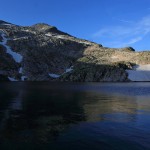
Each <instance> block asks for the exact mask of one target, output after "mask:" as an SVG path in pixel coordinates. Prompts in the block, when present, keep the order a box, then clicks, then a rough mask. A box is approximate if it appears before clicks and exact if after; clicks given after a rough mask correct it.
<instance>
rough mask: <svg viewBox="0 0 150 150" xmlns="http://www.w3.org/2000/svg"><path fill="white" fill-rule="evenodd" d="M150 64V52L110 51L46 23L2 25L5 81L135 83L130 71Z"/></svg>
mask: <svg viewBox="0 0 150 150" xmlns="http://www.w3.org/2000/svg"><path fill="white" fill-rule="evenodd" d="M146 64H150V52H149V51H145V52H136V51H135V50H134V49H133V48H131V47H126V48H121V49H114V48H106V47H103V46H102V45H100V44H97V43H94V42H90V41H87V40H83V39H79V38H76V37H73V36H71V35H69V34H67V33H64V32H62V31H59V30H58V29H57V28H56V27H54V26H50V25H48V24H44V23H40V24H36V25H33V26H25V27H24V26H18V25H14V24H11V23H7V22H5V21H0V80H1V81H6V80H11V81H75V82H85V81H88V82H100V81H108V82H113V81H115V82H117V81H131V78H129V73H130V71H128V70H132V69H134V68H135V67H134V66H136V65H146ZM126 70H127V71H126ZM147 71H150V70H147Z"/></svg>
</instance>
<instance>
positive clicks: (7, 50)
mask: <svg viewBox="0 0 150 150" xmlns="http://www.w3.org/2000/svg"><path fill="white" fill-rule="evenodd" d="M0 33H1V36H2V38H3V41H2V42H0V44H1V45H3V46H4V47H5V48H6V52H7V53H8V54H10V55H11V56H12V57H13V59H14V60H15V61H16V62H17V63H20V62H21V61H22V59H23V57H22V56H21V55H20V54H18V53H16V52H14V51H13V50H12V49H11V48H10V47H9V46H8V45H7V41H8V39H7V38H6V35H5V33H4V32H2V31H0Z"/></svg>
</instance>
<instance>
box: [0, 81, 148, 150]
mask: <svg viewBox="0 0 150 150" xmlns="http://www.w3.org/2000/svg"><path fill="white" fill-rule="evenodd" d="M121 87H122V89H121ZM147 88H149V86H147V84H146V85H145V86H143V85H142V84H139V85H138V86H137V85H133V84H124V85H123V84H122V85H121V84H104V83H101V84H94V83H91V84H73V83H72V84H67V83H66V84H64V83H62V84H61V83H58V84H57V83H48V82H41V83H37V82H31V83H30V82H27V83H21V82H20V83H1V85H0V89H1V91H0V139H1V141H0V148H1V149H2V150H5V149H7V150H9V149H14V150H22V149H23V150H24V149H29V150H30V149H31V150H32V149H36V150H38V149H100V148H102V149H103V150H105V149H106V150H108V149H109V150H110V149H112V150H113V149H114V150H120V149H122V150H124V149H132V150H134V149H135V150H142V149H143V148H144V149H149V148H150V145H149V142H148V139H150V129H149V125H150V119H149V114H150V112H149V111H150V102H149V98H150V96H149V95H148V96H146V97H145V95H146V93H147ZM129 89H130V90H129ZM131 89H132V91H133V92H131ZM134 89H135V90H134ZM136 90H140V91H142V92H141V95H136V94H135V93H136V92H137V91H136ZM117 91H118V93H117ZM145 91H146V93H144V92H145ZM123 93H125V94H123ZM131 93H133V95H132V94H131ZM142 93H144V94H143V95H142Z"/></svg>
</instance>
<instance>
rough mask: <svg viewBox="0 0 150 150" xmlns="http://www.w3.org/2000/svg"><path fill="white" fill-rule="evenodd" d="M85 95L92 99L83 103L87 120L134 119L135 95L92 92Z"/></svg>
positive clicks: (135, 109)
mask: <svg viewBox="0 0 150 150" xmlns="http://www.w3.org/2000/svg"><path fill="white" fill-rule="evenodd" d="M87 96H88V98H87V99H93V101H90V102H89V103H85V104H84V105H83V108H84V113H85V116H86V119H87V120H88V121H102V120H107V121H112V120H113V121H121V120H122V121H131V120H133V119H136V115H137V107H138V104H137V102H136V98H135V97H132V98H130V97H126V96H117V95H113V94H111V95H110V94H109V93H107V94H106V93H105V94H98V93H93V92H92V93H88V94H87Z"/></svg>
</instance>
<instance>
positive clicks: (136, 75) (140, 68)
mask: <svg viewBox="0 0 150 150" xmlns="http://www.w3.org/2000/svg"><path fill="white" fill-rule="evenodd" d="M126 71H127V73H128V79H130V80H131V81H150V64H147V65H137V66H135V67H134V70H126Z"/></svg>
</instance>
